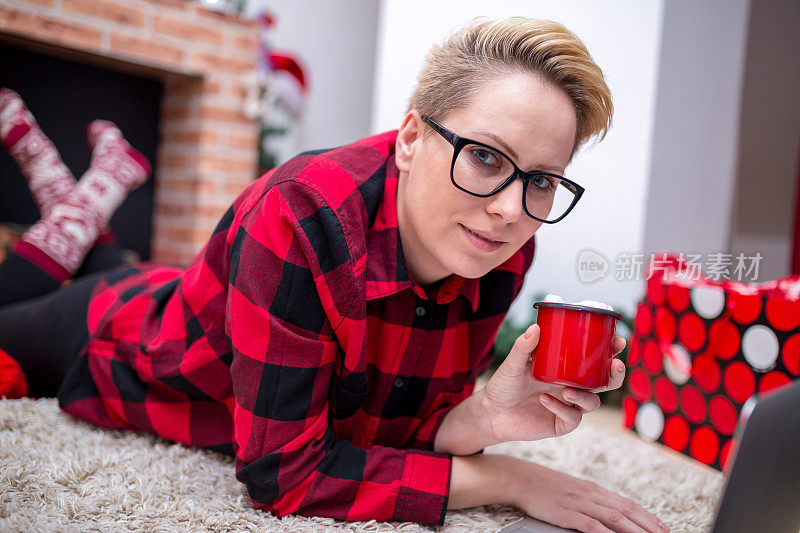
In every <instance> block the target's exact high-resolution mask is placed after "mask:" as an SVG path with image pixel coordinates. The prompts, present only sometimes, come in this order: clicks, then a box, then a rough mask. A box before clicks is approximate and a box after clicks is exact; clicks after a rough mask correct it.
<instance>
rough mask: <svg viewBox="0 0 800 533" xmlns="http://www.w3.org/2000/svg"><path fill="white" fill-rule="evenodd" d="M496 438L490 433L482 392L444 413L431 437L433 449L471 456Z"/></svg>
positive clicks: (493, 442) (490, 425)
mask: <svg viewBox="0 0 800 533" xmlns="http://www.w3.org/2000/svg"><path fill="white" fill-rule="evenodd" d="M499 442H500V441H498V440H497V439H495V438H494V437H493V435H492V423H491V418H490V417H489V415H488V412H487V411H486V409H485V407H484V405H483V391H482V389H481V390H478V391H476V392H475V393H474V394H472V396H470V397H469V398H467V399H466V400H464V401H463V402H461V403H460V404H458V405H456V406H455V407H454V408H453V409H451V410H450V412H448V413H447V416H445V418H444V420H443V421H442V424H441V425H440V426H439V430H438V432H437V433H436V438H435V439H434V443H433V446H434V450H435V451H437V452H443V453H449V454H452V455H472V454H474V453H477V452H479V451H481V450H482V449H484V448H485V447H486V446H491V445H492V444H498V443H499Z"/></svg>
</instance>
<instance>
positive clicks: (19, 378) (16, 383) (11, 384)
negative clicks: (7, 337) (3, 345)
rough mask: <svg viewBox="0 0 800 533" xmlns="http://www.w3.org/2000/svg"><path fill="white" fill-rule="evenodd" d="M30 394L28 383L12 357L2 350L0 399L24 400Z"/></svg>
mask: <svg viewBox="0 0 800 533" xmlns="http://www.w3.org/2000/svg"><path fill="white" fill-rule="evenodd" d="M26 394H28V381H27V380H26V379H25V374H24V373H23V372H22V369H21V368H20V367H19V363H17V362H16V361H15V360H14V359H13V358H12V357H11V356H10V355H8V354H7V353H6V352H4V351H3V350H0V398H3V397H5V398H8V399H15V398H22V397H23V396H25V395H26Z"/></svg>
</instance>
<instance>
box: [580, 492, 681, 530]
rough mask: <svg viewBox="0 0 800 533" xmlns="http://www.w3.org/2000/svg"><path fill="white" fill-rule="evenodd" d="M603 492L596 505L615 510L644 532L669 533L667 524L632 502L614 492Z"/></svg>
mask: <svg viewBox="0 0 800 533" xmlns="http://www.w3.org/2000/svg"><path fill="white" fill-rule="evenodd" d="M603 492H604V494H602V496H600V498H596V499H595V503H596V504H598V505H603V506H606V507H613V508H614V509H617V510H618V511H620V512H621V513H623V514H625V515H626V516H627V517H628V518H630V519H631V520H632V521H633V522H636V524H638V525H639V526H640V528H642V529H644V530H645V531H659V532H662V531H663V532H665V533H666V532H667V531H669V526H668V525H667V524H665V523H664V522H662V521H661V520H659V519H658V518H657V517H656V516H655V515H653V514H651V513H648V512H647V511H645V510H644V509H642V508H641V507H639V505H637V504H636V502H634V501H633V500H630V499H628V498H626V497H625V496H621V495H619V494H617V493H615V492H608V491H605V490H603ZM637 531H638V530H637Z"/></svg>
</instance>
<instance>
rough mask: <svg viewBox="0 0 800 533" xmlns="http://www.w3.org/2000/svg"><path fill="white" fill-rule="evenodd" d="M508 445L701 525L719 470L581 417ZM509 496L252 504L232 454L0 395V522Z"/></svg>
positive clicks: (302, 524)
mask: <svg viewBox="0 0 800 533" xmlns="http://www.w3.org/2000/svg"><path fill="white" fill-rule="evenodd" d="M486 452H487V453H507V454H510V455H515V456H518V457H523V458H525V459H529V460H532V461H536V462H538V463H540V464H543V465H545V466H548V467H551V468H555V469H558V470H561V471H564V472H567V473H569V474H571V475H574V476H578V477H582V478H585V479H590V480H592V481H595V482H597V483H599V484H600V485H602V486H604V487H606V488H607V489H609V490H613V491H616V492H619V493H621V494H623V495H625V496H628V497H630V498H631V499H633V500H634V501H637V502H638V503H639V504H640V505H642V506H643V507H644V508H646V509H647V510H649V511H650V512H652V513H654V514H655V515H657V516H658V517H659V518H661V519H662V520H663V521H665V522H666V523H667V524H669V525H670V526H671V528H672V531H676V532H677V531H692V532H694V531H705V530H707V529H708V528H709V527H710V525H711V520H712V516H713V512H714V508H715V505H716V501H717V499H718V497H719V495H720V491H721V489H722V486H723V478H722V475H721V474H720V473H718V472H715V471H711V470H710V469H705V468H694V467H693V465H690V464H688V463H687V462H686V461H684V460H683V459H680V458H676V457H674V456H673V455H672V454H671V453H668V452H665V451H664V448H663V447H662V446H660V445H657V444H651V443H646V442H643V441H642V440H641V439H639V438H638V437H636V436H635V435H633V434H630V433H628V432H620V431H614V430H613V429H611V428H607V427H600V426H597V425H593V424H591V423H588V421H584V423H582V424H581V426H580V427H579V428H578V429H577V430H575V431H574V432H572V433H570V434H569V435H566V436H564V437H561V438H558V439H547V440H543V441H537V442H513V443H506V444H502V445H497V446H493V447H491V448H488V449H487V450H486ZM522 516H523V515H522V513H521V512H520V511H519V510H517V509H515V508H513V507H507V506H499V505H493V506H487V507H476V508H472V509H466V510H462V511H451V512H448V513H447V517H446V521H445V524H444V526H442V527H440V528H430V527H425V526H420V525H419V524H413V523H394V522H392V523H387V522H376V521H369V522H342V521H337V520H332V519H328V518H305V517H301V516H288V517H284V518H282V519H278V518H275V517H273V516H272V515H270V514H268V513H264V512H262V511H256V510H253V509H252V508H251V506H250V500H249V499H248V497H247V493H246V492H245V490H244V485H242V484H241V483H239V482H238V481H236V479H235V477H234V466H233V460H232V459H230V458H228V457H225V456H223V455H220V454H216V453H214V452H209V451H205V450H198V449H195V448H190V447H187V446H184V445H181V444H175V443H171V442H168V441H165V440H163V439H160V438H158V437H154V436H152V435H148V434H142V433H131V432H125V431H109V430H104V429H101V428H97V427H95V426H92V425H90V424H86V423H84V422H81V421H79V420H76V419H74V418H72V417H71V416H69V415H66V414H64V413H62V412H61V411H60V410H59V409H58V404H57V402H56V400H54V399H40V400H31V399H22V400H1V401H0V531H37V532H39V531H64V532H70V531H81V532H84V531H165V532H166V531H169V532H173V531H192V532H193V531H215V532H216V531H289V532H306V531H323V532H345V531H346V532H382V531H402V532H406V533H411V532H438V533H456V532H459V533H461V532H464V533H466V532H495V531H497V530H499V529H500V528H501V527H502V526H504V525H507V524H510V523H512V522H515V521H516V520H518V519H520V518H522Z"/></svg>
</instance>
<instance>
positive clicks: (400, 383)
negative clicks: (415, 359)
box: [394, 378, 406, 389]
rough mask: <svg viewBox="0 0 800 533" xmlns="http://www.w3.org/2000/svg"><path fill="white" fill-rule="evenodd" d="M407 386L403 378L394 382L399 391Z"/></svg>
mask: <svg viewBox="0 0 800 533" xmlns="http://www.w3.org/2000/svg"><path fill="white" fill-rule="evenodd" d="M405 384H406V382H405V381H403V378H397V379H396V380H394V386H395V387H397V388H398V389H399V388H400V387H402V386H403V385H405Z"/></svg>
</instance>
